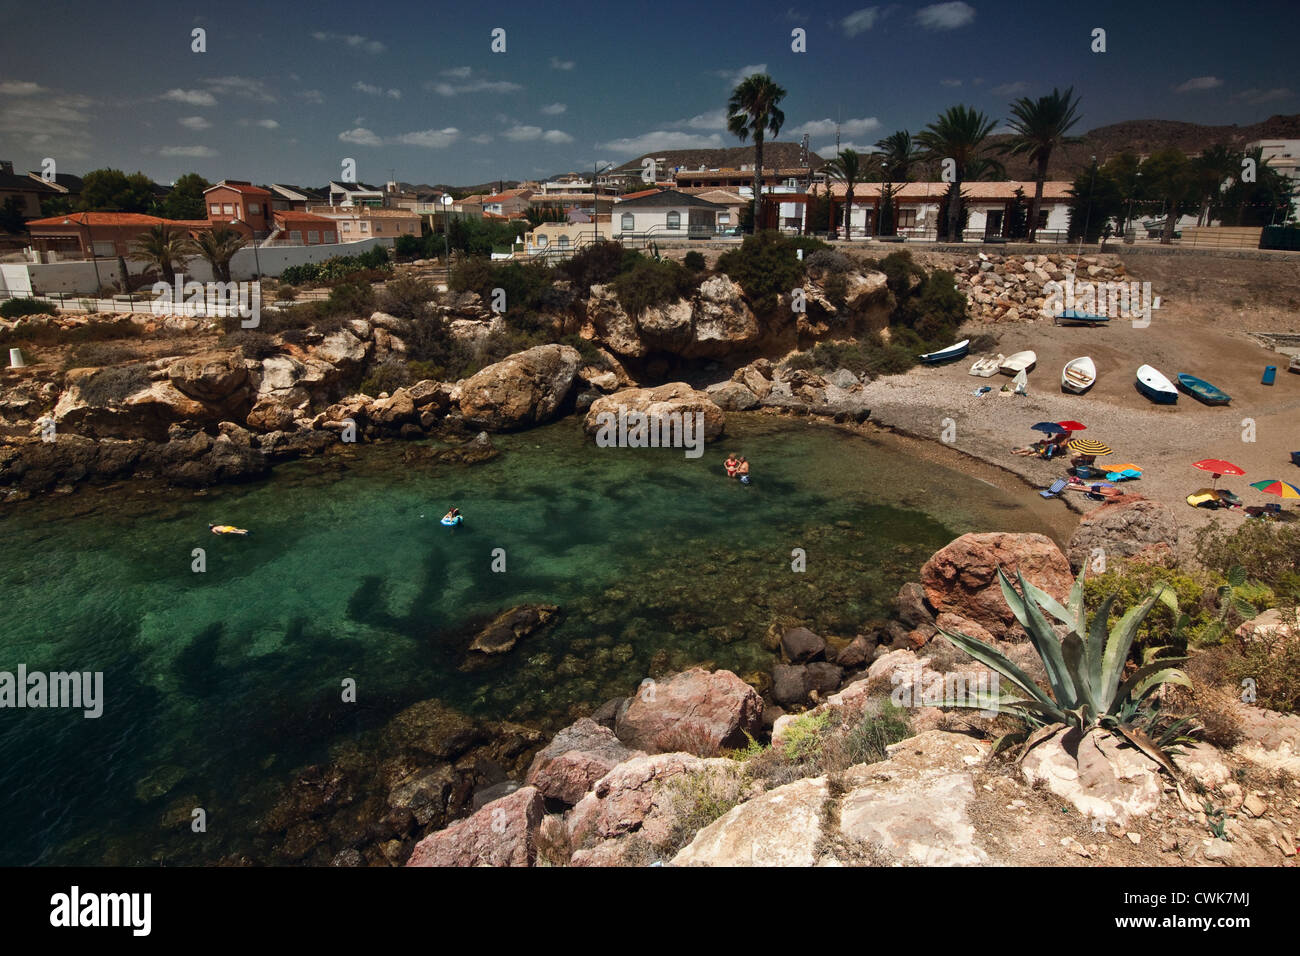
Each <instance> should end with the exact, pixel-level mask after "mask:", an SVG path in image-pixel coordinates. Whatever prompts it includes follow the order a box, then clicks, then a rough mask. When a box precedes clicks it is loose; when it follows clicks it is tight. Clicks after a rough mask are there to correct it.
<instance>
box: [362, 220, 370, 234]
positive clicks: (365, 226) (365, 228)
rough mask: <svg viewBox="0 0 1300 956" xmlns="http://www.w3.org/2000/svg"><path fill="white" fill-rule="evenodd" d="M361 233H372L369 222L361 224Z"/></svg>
mask: <svg viewBox="0 0 1300 956" xmlns="http://www.w3.org/2000/svg"><path fill="white" fill-rule="evenodd" d="M361 231H362V232H369V231H370V223H368V222H363V223H362V224H361Z"/></svg>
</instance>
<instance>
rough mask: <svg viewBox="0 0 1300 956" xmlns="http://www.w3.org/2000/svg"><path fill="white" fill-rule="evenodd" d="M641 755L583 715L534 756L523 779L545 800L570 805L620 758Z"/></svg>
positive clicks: (631, 757) (616, 763)
mask: <svg viewBox="0 0 1300 956" xmlns="http://www.w3.org/2000/svg"><path fill="white" fill-rule="evenodd" d="M644 756H645V754H644V753H642V752H641V751H639V750H630V749H628V748H627V747H626V746H624V744H623V742H622V741H621V740H619V739H618V738H617V737H616V736H614V732H613V731H612V730H610V729H609V728H608V727H603V726H601V725H600V724H598V723H596V722H595V721H594V720H592V719H591V718H590V717H583V718H581V719H580V720H579V721H578V722H577V723H575V724H570V725H569V726H568V727H565V728H564V729H563V730H561V731H560V732H559V733H557V734H556V735H555V736H554V737H553V738H552V739H551V742H550V743H549V744H547V745H546V747H545V748H544V749H543V750H542V751H541V752H540V753H538V754H537V756H536V757H534V758H533V763H532V766H531V767H529V768H528V775H527V776H526V777H525V778H524V779H525V782H526V783H527V784H528V785H529V786H533V787H536V788H537V789H538V790H539V791H540V792H541V794H542V796H543V797H546V798H547V799H548V800H559V801H560V802H562V803H567V804H569V805H570V806H572V805H574V804H575V803H577V802H578V801H579V800H581V799H582V798H583V796H585V795H586V793H587V791H588V790H590V789H591V788H592V786H593V785H594V784H595V783H596V781H597V780H599V779H600V778H601V777H603V776H605V774H607V773H609V772H610V771H611V770H613V769H614V768H615V767H616V766H618V765H619V764H621V763H622V762H623V761H625V760H632V759H633V758H636V757H644Z"/></svg>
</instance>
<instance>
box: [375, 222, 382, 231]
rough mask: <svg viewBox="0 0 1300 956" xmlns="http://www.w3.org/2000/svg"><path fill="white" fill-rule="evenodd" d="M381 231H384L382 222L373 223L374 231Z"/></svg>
mask: <svg viewBox="0 0 1300 956" xmlns="http://www.w3.org/2000/svg"><path fill="white" fill-rule="evenodd" d="M383 231H384V224H383V223H382V222H377V223H375V232H383Z"/></svg>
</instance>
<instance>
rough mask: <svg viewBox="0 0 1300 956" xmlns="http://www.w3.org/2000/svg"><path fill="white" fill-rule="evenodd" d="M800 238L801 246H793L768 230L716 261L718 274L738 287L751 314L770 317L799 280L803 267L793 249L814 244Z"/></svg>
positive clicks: (779, 235) (800, 279)
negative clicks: (751, 310)
mask: <svg viewBox="0 0 1300 956" xmlns="http://www.w3.org/2000/svg"><path fill="white" fill-rule="evenodd" d="M801 238H802V239H803V240H804V242H802V243H798V244H797V243H796V242H795V241H794V240H793V239H789V238H787V237H785V236H782V235H781V234H780V233H778V232H775V231H772V230H768V231H765V232H760V233H756V234H755V235H752V236H746V237H745V241H744V242H743V243H741V245H740V248H738V249H729V250H727V251H726V252H724V253H723V254H722V255H721V256H719V257H718V266H717V268H718V271H719V272H725V273H726V274H727V275H729V276H730V277H731V278H732V279H734V280H735V281H736V282H737V283H739V285H740V287H741V289H743V290H744V292H745V295H746V297H748V299H749V303H750V306H751V307H752V308H753V309H754V311H755V312H757V313H759V314H762V313H770V312H772V311H773V310H774V309H776V307H777V304H778V302H779V301H780V297H781V296H782V295H787V294H789V293H790V292H791V291H792V290H793V289H795V288H797V287H798V286H799V283H800V282H801V281H802V280H803V275H804V268H803V263H802V262H800V261H799V258H798V256H797V255H796V253H795V249H796V248H798V247H799V245H803V247H804V248H808V243H811V242H816V241H817V240H813V239H808V237H801ZM821 245H823V246H825V243H821Z"/></svg>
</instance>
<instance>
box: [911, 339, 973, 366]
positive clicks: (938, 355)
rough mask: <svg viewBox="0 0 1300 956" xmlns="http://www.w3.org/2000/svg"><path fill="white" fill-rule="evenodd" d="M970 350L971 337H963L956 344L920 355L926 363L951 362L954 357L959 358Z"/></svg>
mask: <svg viewBox="0 0 1300 956" xmlns="http://www.w3.org/2000/svg"><path fill="white" fill-rule="evenodd" d="M969 351H970V339H962V340H961V341H960V342H958V343H957V344H956V345H950V346H948V347H947V348H946V349H939V351H937V352H926V353H925V354H924V355H922V356H920V359H921V361H922V362H924V363H925V364H926V365H938V364H939V363H940V362H951V361H952V360H953V359H959V358H961V357H962V356H964V355H965V354H966V353H967V352H969Z"/></svg>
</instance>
